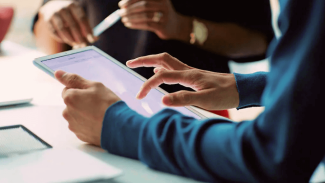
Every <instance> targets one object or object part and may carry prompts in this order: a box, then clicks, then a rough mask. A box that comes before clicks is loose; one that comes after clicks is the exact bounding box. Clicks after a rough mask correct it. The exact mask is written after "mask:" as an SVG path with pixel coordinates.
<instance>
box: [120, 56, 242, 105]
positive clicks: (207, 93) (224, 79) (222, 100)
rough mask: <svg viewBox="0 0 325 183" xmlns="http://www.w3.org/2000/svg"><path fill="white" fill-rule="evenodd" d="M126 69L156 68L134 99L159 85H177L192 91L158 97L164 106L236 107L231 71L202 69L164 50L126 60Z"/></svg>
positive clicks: (236, 99)
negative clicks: (224, 72) (183, 61)
mask: <svg viewBox="0 0 325 183" xmlns="http://www.w3.org/2000/svg"><path fill="white" fill-rule="evenodd" d="M126 65H127V66H128V67H130V68H136V67H156V68H155V69H154V72H155V75H154V76H152V77H151V78H150V79H148V80H147V81H146V82H145V83H144V84H143V86H142V87H141V89H140V91H139V93H138V95H137V98H138V99H142V98H144V97H145V96H146V95H147V94H148V93H149V91H150V90H151V89H153V88H156V87H158V86H159V85H160V84H162V83H165V84H181V85H183V86H186V87H190V88H192V89H194V90H195V92H192V91H178V92H175V93H171V94H167V95H165V96H164V97H163V98H162V102H163V104H165V105H166V106H173V107H177V106H189V105H194V106H198V107H201V108H204V109H207V110H224V109H230V108H235V107H238V105H239V94H238V91H237V86H236V80H235V77H234V75H233V74H223V73H216V72H210V71H204V70H200V69H196V68H193V67H190V66H188V65H186V64H184V63H182V62H180V61H179V60H177V59H176V58H174V57H172V56H170V55H169V54H167V53H163V54H158V55H150V56H145V57H140V58H137V59H134V60H130V61H128V62H126Z"/></svg>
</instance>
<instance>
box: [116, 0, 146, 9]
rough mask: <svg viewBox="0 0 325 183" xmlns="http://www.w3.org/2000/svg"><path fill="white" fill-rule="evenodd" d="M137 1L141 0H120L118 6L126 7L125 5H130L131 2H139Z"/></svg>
mask: <svg viewBox="0 0 325 183" xmlns="http://www.w3.org/2000/svg"><path fill="white" fill-rule="evenodd" d="M139 1H142V0H122V1H120V2H119V3H118V6H119V7H120V8H126V7H128V6H130V5H132V4H134V3H136V2H139Z"/></svg>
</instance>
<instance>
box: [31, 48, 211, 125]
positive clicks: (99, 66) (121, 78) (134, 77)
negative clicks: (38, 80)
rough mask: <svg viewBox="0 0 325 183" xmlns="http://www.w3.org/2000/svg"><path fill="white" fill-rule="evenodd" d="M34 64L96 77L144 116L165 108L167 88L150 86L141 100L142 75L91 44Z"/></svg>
mask: <svg viewBox="0 0 325 183" xmlns="http://www.w3.org/2000/svg"><path fill="white" fill-rule="evenodd" d="M34 65H36V66H37V67H39V68H40V69H42V70H43V71H45V72H46V73H48V74H50V75H51V76H52V77H54V72H55V71H56V70H63V71H66V72H69V73H75V74H78V75H80V76H82V77H84V78H86V79H88V80H92V81H98V82H101V83H103V84H104V85H105V86H106V87H108V88H109V89H111V90H112V91H113V92H114V93H116V94H117V95H118V96H119V97H120V98H121V99H122V100H123V101H125V102H126V103H127V105H128V106H129V107H130V108H131V109H133V110H135V111H137V112H138V113H139V114H142V115H144V116H146V117H150V116H152V115H153V114H155V113H157V112H159V111H160V110H162V109H164V108H166V106H164V105H163V104H162V102H161V99H162V97H163V96H164V94H166V93H167V92H166V91H164V90H162V89H161V88H157V89H153V90H151V91H150V92H149V94H148V95H147V96H146V97H145V98H144V99H142V100H138V99H136V94H137V93H138V92H139V90H140V87H141V86H142V84H143V83H144V81H146V79H145V78H144V77H142V76H140V75H139V74H137V73H136V72H134V71H133V70H131V69H130V68H128V67H126V66H125V65H123V64H121V63H120V62H119V61H117V60H115V59H114V58H112V57H111V56H109V55H108V54H106V53H105V52H103V51H101V50H100V49H98V48H96V47H95V46H88V47H85V48H80V49H76V50H71V51H67V52H62V53H58V54H54V55H50V56H45V57H41V58H37V59H35V60H34ZM172 108H173V109H175V110H177V111H179V112H181V113H183V114H184V115H187V116H191V117H194V118H196V119H201V118H205V117H204V116H203V115H202V114H200V113H199V112H197V111H195V110H194V109H193V108H191V107H172Z"/></svg>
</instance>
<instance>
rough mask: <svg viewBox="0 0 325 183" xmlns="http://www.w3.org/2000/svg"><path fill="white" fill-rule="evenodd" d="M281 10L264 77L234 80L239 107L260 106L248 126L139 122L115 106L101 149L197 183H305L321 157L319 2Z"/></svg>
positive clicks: (161, 118)
mask: <svg viewBox="0 0 325 183" xmlns="http://www.w3.org/2000/svg"><path fill="white" fill-rule="evenodd" d="M280 7H281V14H280V17H279V21H278V24H279V27H280V30H281V33H282V37H280V38H279V40H274V41H273V42H272V47H271V48H270V49H269V51H270V52H272V53H273V54H272V55H271V71H270V73H268V74H267V75H266V74H265V73H264V74H263V73H255V74H252V75H239V74H236V82H237V86H238V87H239V88H238V91H239V92H240V93H239V96H240V105H241V106H240V107H247V106H250V105H264V106H265V111H264V112H263V113H262V114H260V115H259V116H258V117H257V118H256V119H255V120H252V121H245V122H241V123H234V122H231V121H230V120H224V119H204V120H196V119H193V118H191V117H187V116H184V115H182V114H180V113H178V112H176V111H174V110H171V109H165V110H162V111H161V112H159V113H157V114H155V115H154V116H152V117H150V118H146V117H143V116H141V115H139V114H137V113H136V112H134V111H133V110H131V109H130V108H129V107H128V106H127V105H126V104H125V103H124V102H122V101H120V102H117V103H115V104H113V105H112V106H111V107H109V108H108V109H107V111H106V115H105V118H104V121H103V129H102V138H101V146H102V147H103V148H104V149H106V150H108V151H109V152H111V153H114V154H118V155H122V156H126V157H131V158H136V159H139V160H141V161H142V162H143V163H145V164H147V165H148V166H149V167H151V168H154V169H157V170H160V171H165V172H169V173H173V174H177V175H182V176H187V177H192V178H195V179H198V180H203V181H209V182H308V181H309V179H310V177H311V175H312V174H313V172H314V170H315V169H316V167H317V166H318V164H319V163H320V162H321V161H322V159H323V157H324V155H325V146H324V139H325V133H324V130H325V122H324V115H323V113H324V108H323V107H324V103H325V95H324V93H325V87H324V86H323V82H324V81H325V76H324V75H323V72H324V69H325V54H324V48H325V1H324V0H280ZM216 82H217V81H216ZM253 82H255V83H254V84H256V85H254V87H251V86H252V85H247V83H253ZM244 83H246V84H244ZM261 91H263V92H261ZM254 94H255V95H254Z"/></svg>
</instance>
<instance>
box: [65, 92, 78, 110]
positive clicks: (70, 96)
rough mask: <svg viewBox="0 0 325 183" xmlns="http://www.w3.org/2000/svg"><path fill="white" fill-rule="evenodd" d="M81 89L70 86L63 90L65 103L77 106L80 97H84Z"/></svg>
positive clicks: (71, 106)
mask: <svg viewBox="0 0 325 183" xmlns="http://www.w3.org/2000/svg"><path fill="white" fill-rule="evenodd" d="M80 92H81V90H80V89H74V88H70V89H67V90H65V91H64V92H62V98H63V101H64V103H65V105H67V106H68V107H70V108H74V109H75V108H77V107H78V105H77V104H78V103H79V102H80V98H81V97H82V96H81V95H82V94H81V93H80Z"/></svg>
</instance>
